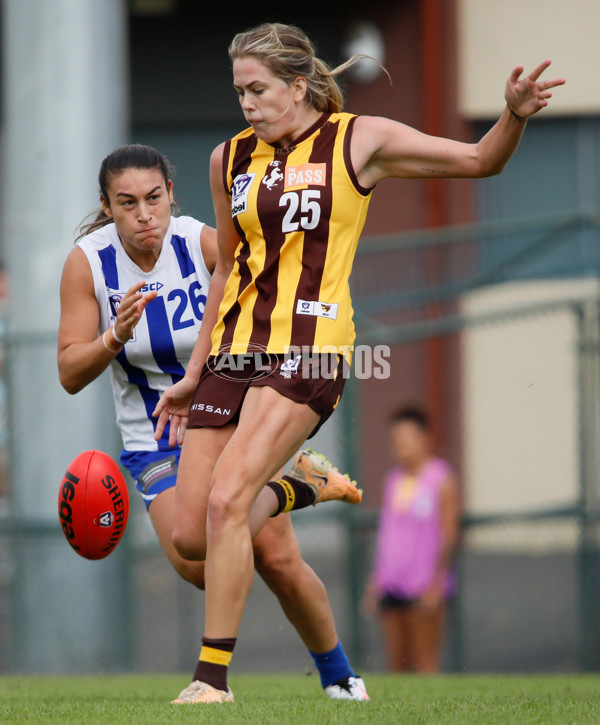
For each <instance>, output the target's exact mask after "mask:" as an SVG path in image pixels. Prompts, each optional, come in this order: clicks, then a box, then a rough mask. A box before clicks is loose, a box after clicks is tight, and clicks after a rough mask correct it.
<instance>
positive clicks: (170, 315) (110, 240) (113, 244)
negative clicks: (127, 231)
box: [78, 216, 210, 487]
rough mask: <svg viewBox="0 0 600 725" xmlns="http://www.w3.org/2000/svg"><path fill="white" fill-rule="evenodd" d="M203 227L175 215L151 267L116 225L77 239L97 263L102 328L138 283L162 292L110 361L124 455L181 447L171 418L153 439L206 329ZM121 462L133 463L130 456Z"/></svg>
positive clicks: (93, 263)
mask: <svg viewBox="0 0 600 725" xmlns="http://www.w3.org/2000/svg"><path fill="white" fill-rule="evenodd" d="M203 226H204V225H203V224H202V222H199V221H197V220H196V219H193V218H192V217H186V216H182V217H172V218H171V224H170V226H169V229H168V231H167V234H166V236H165V239H164V241H163V245H162V249H161V252H160V256H159V257H158V260H157V262H156V265H155V266H154V269H152V271H150V272H144V271H143V270H142V269H140V268H139V267H138V266H137V264H135V262H134V261H133V260H132V259H131V258H130V257H129V256H128V255H127V253H126V252H125V250H124V249H123V246H122V244H121V241H120V239H119V235H118V234H117V230H116V228H115V225H114V224H107V225H106V226H104V227H102V228H101V229H98V230H97V231H94V232H92V233H91V234H88V235H87V236H86V237H84V238H83V239H82V240H80V241H79V242H78V246H79V247H80V248H81V250H82V251H83V252H84V253H85V255H86V257H87V259H88V261H89V264H90V267H91V270H92V275H93V279H94V293H95V296H96V299H97V301H98V306H99V308H100V327H99V333H100V334H102V333H103V332H104V331H105V330H107V329H108V328H109V327H111V326H112V325H113V324H114V322H115V320H116V315H117V309H118V307H119V304H120V301H121V300H122V298H123V296H124V294H125V293H126V292H127V290H128V289H129V288H130V287H131V286H132V285H134V284H135V283H137V282H141V281H144V280H145V281H146V286H145V287H144V288H143V289H142V292H147V291H151V290H156V292H157V297H156V299H154V300H152V301H151V302H149V303H148V304H147V305H146V308H145V310H144V313H143V315H142V317H141V319H140V321H139V322H138V324H137V325H136V327H135V329H134V336H133V338H132V339H131V340H129V341H128V342H127V344H126V345H125V346H124V347H123V348H122V349H121V351H120V352H119V353H118V354H117V355H116V357H115V359H114V360H113V361H112V363H111V365H110V375H111V383H112V390H113V397H114V402H115V412H116V419H117V425H118V426H119V429H120V431H121V436H122V439H123V447H124V449H125V450H124V454H128V453H130V452H131V453H135V452H141V451H155V452H159V451H162V452H164V454H165V455H166V456H168V455H169V452H171V453H174V452H175V451H174V449H172V448H170V447H169V425H167V426H166V428H165V431H164V433H163V435H162V437H161V439H160V440H159V441H158V442H157V441H155V440H154V433H155V430H156V423H157V419H156V418H153V417H152V412H153V410H154V408H155V407H156V404H157V403H158V400H159V398H160V396H161V395H162V393H163V392H164V391H165V390H166V389H167V388H168V387H169V386H171V385H172V384H173V383H176V382H177V381H178V380H180V379H181V378H182V377H183V375H184V373H185V369H186V367H187V364H188V362H189V359H190V356H191V354H192V351H193V349H194V345H195V344H196V340H197V338H198V333H199V331H200V325H201V323H202V317H203V315H204V306H205V304H206V296H207V294H208V286H209V283H210V273H209V271H208V269H207V267H206V264H205V262H204V259H203V257H202V249H201V246H200V233H201V231H202V227H203ZM133 457H134V458H135V457H136V456H133ZM159 457H160V455H156V456H150V457H149V458H152V459H155V460H156V458H159ZM137 458H143V457H141V456H139V455H138V456H137ZM146 459H147V460H148V457H146ZM122 461H123V462H124V463H126V461H124V460H123V457H122ZM128 467H129V466H128ZM135 477H136V478H137V477H138V476H137V475H136V476H135ZM138 487H139V486H138Z"/></svg>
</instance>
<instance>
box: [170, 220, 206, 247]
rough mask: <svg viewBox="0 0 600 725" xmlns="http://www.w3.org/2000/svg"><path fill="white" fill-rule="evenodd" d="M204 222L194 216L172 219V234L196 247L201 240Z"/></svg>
mask: <svg viewBox="0 0 600 725" xmlns="http://www.w3.org/2000/svg"><path fill="white" fill-rule="evenodd" d="M203 227H204V222H201V221H200V220H199V219H196V217H193V216H187V215H182V216H176V217H172V218H171V234H172V235H177V236H178V237H182V238H183V239H185V240H186V242H187V243H188V244H190V243H191V244H193V245H194V246H196V245H197V244H198V243H199V240H200V234H201V232H202V228H203Z"/></svg>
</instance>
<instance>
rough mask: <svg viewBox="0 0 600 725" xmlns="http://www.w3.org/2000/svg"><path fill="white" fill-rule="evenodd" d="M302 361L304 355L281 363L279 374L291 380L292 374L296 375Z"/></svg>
mask: <svg viewBox="0 0 600 725" xmlns="http://www.w3.org/2000/svg"><path fill="white" fill-rule="evenodd" d="M300 360H302V355H296V357H291V358H290V359H289V360H286V361H285V362H283V363H281V367H280V368H279V374H280V375H283V377H284V378H288V379H289V378H291V377H292V374H294V375H295V374H296V373H297V372H298V366H299V365H300Z"/></svg>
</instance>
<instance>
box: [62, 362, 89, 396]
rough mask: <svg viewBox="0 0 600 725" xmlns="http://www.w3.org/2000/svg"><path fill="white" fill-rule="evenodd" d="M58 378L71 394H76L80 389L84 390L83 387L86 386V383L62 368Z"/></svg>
mask: <svg viewBox="0 0 600 725" xmlns="http://www.w3.org/2000/svg"><path fill="white" fill-rule="evenodd" d="M58 379H59V381H60V384H61V385H62V387H63V388H64V389H65V390H66V391H67V393H69V395H75V394H76V393H78V392H79V391H80V390H83V388H85V383H82V382H81V381H79V380H76V379H75V378H74V377H73V376H72V375H69V374H68V373H67V372H65V371H63V370H61V369H60V368H59V371H58Z"/></svg>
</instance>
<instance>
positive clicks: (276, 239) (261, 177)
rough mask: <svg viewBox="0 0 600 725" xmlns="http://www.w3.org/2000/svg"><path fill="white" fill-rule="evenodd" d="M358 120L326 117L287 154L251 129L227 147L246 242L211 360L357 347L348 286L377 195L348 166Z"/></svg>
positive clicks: (236, 215)
mask: <svg viewBox="0 0 600 725" xmlns="http://www.w3.org/2000/svg"><path fill="white" fill-rule="evenodd" d="M354 118H355V116H353V115H351V114H348V113H333V114H329V115H323V116H321V118H320V119H319V121H318V122H317V123H316V124H315V125H314V126H313V127H311V128H310V129H308V130H307V131H306V133H305V134H304V135H303V136H302V137H301V138H300V139H298V141H297V142H296V144H295V146H293V147H292V148H290V149H285V150H282V149H277V148H275V147H274V146H271V145H270V144H267V143H265V142H263V141H261V140H259V139H258V138H257V137H256V135H255V134H254V131H253V129H247V130H245V131H243V132H242V133H240V134H238V135H237V136H235V137H234V138H233V139H231V140H230V141H228V142H227V144H226V146H225V152H224V161H223V183H224V186H225V189H226V190H227V193H228V194H229V196H230V197H231V200H232V201H231V204H232V217H233V220H234V224H235V227H236V229H237V231H238V233H239V235H240V244H239V246H238V248H237V250H236V256H235V263H234V266H233V269H232V272H231V274H230V276H229V279H228V281H227V284H226V287H225V293H224V296H223V300H222V302H221V305H220V308H219V316H218V320H217V324H216V325H215V328H214V330H213V334H212V350H211V352H212V354H217V353H218V351H219V349H231V350H232V351H233V352H239V353H242V352H246V351H247V350H248V349H249V348H250V349H251V350H255V349H256V347H255V346H257V345H260V346H263V347H266V348H267V349H268V350H269V351H272V352H275V353H284V352H286V351H287V349H288V347H289V346H308V347H311V348H313V347H317V348H319V349H323V347H325V346H335V347H344V346H351V345H352V344H353V342H354V338H355V332H354V323H353V319H352V317H353V309H352V300H351V298H350V288H349V284H348V280H349V277H350V272H351V270H352V263H353V260H354V254H355V251H356V245H357V243H358V239H359V236H360V233H361V231H362V228H363V225H364V222H365V218H366V214H367V208H368V205H369V201H370V197H371V190H369V189H364V188H362V187H361V186H360V185H359V183H358V180H357V179H356V176H355V174H354V172H353V170H352V167H351V164H350V159H349V157H350V137H351V129H352V124H353V122H354Z"/></svg>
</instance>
